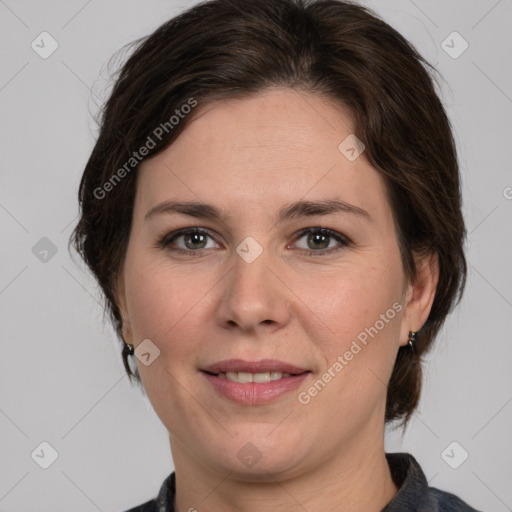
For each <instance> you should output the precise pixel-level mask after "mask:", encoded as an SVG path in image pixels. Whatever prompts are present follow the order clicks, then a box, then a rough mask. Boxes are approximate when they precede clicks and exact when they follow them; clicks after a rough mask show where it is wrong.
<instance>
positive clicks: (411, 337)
mask: <svg viewBox="0 0 512 512" xmlns="http://www.w3.org/2000/svg"><path fill="white" fill-rule="evenodd" d="M417 334H418V333H417V332H415V331H409V340H408V344H409V347H411V350H413V351H414V343H415V342H416V335H417Z"/></svg>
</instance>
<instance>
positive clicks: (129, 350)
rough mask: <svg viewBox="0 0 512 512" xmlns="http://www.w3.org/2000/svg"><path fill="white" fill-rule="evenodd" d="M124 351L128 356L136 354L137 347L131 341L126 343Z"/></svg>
mask: <svg viewBox="0 0 512 512" xmlns="http://www.w3.org/2000/svg"><path fill="white" fill-rule="evenodd" d="M123 351H124V353H125V354H126V355H127V356H133V354H135V347H134V346H133V345H130V344H129V343H125V344H124V348H123Z"/></svg>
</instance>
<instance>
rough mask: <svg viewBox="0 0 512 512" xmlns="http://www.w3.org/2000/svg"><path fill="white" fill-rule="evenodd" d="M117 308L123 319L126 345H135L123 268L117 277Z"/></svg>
mask: <svg viewBox="0 0 512 512" xmlns="http://www.w3.org/2000/svg"><path fill="white" fill-rule="evenodd" d="M115 295H116V301H117V306H118V308H119V312H120V313H121V317H122V319H123V339H124V341H125V342H126V343H130V344H133V334H132V327H131V324H130V320H129V315H128V308H127V307H126V294H125V286H124V272H123V269H122V268H121V270H120V272H119V273H118V276H117V285H116V290H115Z"/></svg>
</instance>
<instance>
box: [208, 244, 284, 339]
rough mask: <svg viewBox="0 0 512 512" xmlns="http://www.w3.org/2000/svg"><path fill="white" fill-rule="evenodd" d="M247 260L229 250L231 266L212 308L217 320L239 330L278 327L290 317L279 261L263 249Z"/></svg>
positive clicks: (224, 325) (227, 326)
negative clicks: (216, 302)
mask: <svg viewBox="0 0 512 512" xmlns="http://www.w3.org/2000/svg"><path fill="white" fill-rule="evenodd" d="M248 261H250V260H247V261H246V259H244V258H243V257H241V256H240V255H239V254H238V253H236V252H234V253H233V266H232V267H231V270H230V271H229V272H228V275H227V276H226V277H225V279H223V281H222V283H223V284H222V286H223V288H222V292H221V296H220V298H219V302H218V304H217V308H216V316H217V319H218V322H219V323H220V324H221V326H222V327H223V328H231V329H236V328H238V329H239V330H240V331H243V332H257V331H259V330H262V329H264V330H265V331H266V332H267V333H268V332H269V331H274V330H278V329H280V328H282V327H283V326H284V325H286V324H287V323H288V322H289V321H290V315H291V302H290V299H291V296H292V294H291V292H290V290H289V288H288V287H287V286H286V283H285V282H284V280H283V279H282V277H281V276H279V274H280V272H279V270H278V266H279V262H278V261H276V260H275V258H274V257H273V256H272V255H271V254H270V251H269V250H267V249H263V252H262V253H261V254H260V255H259V256H258V257H257V258H256V259H255V260H254V261H251V262H250V263H249V262H248ZM281 274H282V272H281Z"/></svg>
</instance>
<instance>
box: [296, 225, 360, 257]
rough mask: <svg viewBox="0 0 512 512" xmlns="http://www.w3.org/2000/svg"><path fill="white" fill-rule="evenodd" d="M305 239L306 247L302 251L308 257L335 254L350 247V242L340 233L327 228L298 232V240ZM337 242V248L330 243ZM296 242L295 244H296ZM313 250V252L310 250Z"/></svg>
mask: <svg viewBox="0 0 512 512" xmlns="http://www.w3.org/2000/svg"><path fill="white" fill-rule="evenodd" d="M302 238H305V239H306V245H307V247H306V248H305V249H304V250H305V251H306V254H308V255H309V256H317V255H322V254H325V253H332V252H337V251H339V250H341V249H343V248H344V247H347V246H349V245H350V243H351V242H350V240H349V239H348V238H347V237H345V236H343V235H342V234H341V233H338V232H336V231H332V230H331V229H327V228H307V229H304V230H302V231H301V232H300V234H299V238H298V239H297V240H301V239H302ZM334 241H335V242H338V246H336V244H334V247H333V246H332V245H331V242H334ZM296 243H297V242H295V244H296ZM311 248H313V250H311Z"/></svg>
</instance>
